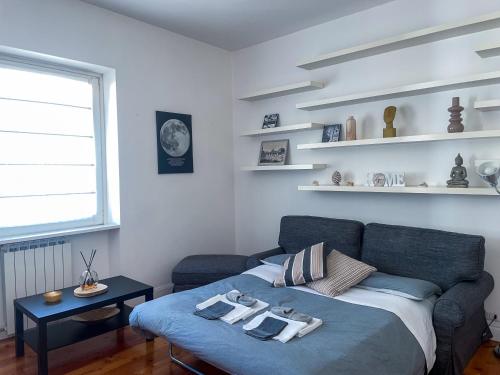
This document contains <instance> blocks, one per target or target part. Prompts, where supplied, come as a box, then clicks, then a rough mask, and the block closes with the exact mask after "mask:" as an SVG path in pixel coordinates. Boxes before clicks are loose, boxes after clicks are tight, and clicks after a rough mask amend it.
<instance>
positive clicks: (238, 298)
mask: <svg viewBox="0 0 500 375" xmlns="http://www.w3.org/2000/svg"><path fill="white" fill-rule="evenodd" d="M226 298H227V299H228V301H230V302H234V303H239V304H240V305H243V306H247V307H251V306H253V305H255V304H256V303H257V300H256V299H255V298H253V297H250V296H247V295H246V294H244V293H240V292H238V291H231V292H228V293H226Z"/></svg>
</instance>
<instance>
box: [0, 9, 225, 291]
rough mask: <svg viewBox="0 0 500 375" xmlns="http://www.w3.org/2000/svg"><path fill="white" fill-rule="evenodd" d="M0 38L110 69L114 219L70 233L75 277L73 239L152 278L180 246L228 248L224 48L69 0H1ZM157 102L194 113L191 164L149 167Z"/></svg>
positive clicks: (110, 266)
mask: <svg viewBox="0 0 500 375" xmlns="http://www.w3.org/2000/svg"><path fill="white" fill-rule="evenodd" d="M0 45H4V46H9V47H14V48H20V49H26V50H30V51H35V52H40V53H44V54H48V55H54V56H58V57H63V58H67V59H73V60H78V61H83V62H88V63H92V64H97V65H102V66H107V67H111V68H114V69H115V70H116V81H117V102H118V132H119V153H120V154H119V157H120V159H119V163H120V192H121V207H120V208H121V229H120V230H119V231H111V232H109V233H98V234H86V235H80V236H75V237H74V238H70V239H71V241H72V242H73V249H74V251H75V254H74V255H75V256H74V259H75V266H74V272H75V277H78V275H79V274H80V272H81V270H82V264H81V263H80V262H79V255H78V251H79V250H81V249H83V250H87V251H88V250H90V249H91V248H97V249H98V250H99V252H98V258H96V262H95V263H96V267H97V270H98V271H100V273H101V276H106V275H107V274H124V275H128V276H131V277H134V278H137V279H138V280H141V281H143V282H147V283H150V284H152V285H154V286H165V285H167V284H169V283H170V275H171V270H172V267H173V266H174V265H175V264H176V263H177V262H178V261H179V260H180V259H181V258H183V257H184V256H187V255H189V254H194V253H197V254H199V253H207V252H212V253H213V252H219V253H229V252H233V251H234V224H233V223H234V203H233V202H234V201H233V176H232V175H233V173H232V158H233V152H232V129H231V95H232V94H231V74H230V71H231V61H230V55H229V53H228V52H226V51H223V50H221V49H218V48H215V47H211V46H208V45H207V44H204V43H200V42H197V41H194V40H191V39H188V38H185V37H182V36H179V35H177V34H174V33H171V32H168V31H165V30H163V29H160V28H157V27H153V26H149V25H147V24H145V23H142V22H138V21H135V20H132V19H130V18H127V17H123V16H120V15H117V14H114V13H111V12H108V11H105V10H103V9H100V8H97V7H94V6H91V5H88V4H85V3H83V2H80V1H76V0H44V1H39V0H23V1H19V0H0ZM156 110H164V111H172V112H180V113H190V114H192V115H193V143H194V147H193V150H194V173H193V174H185V175H180V174H179V175H158V174H157V164H156V138H155V137H156V134H155V126H156V125H155V111H156ZM77 256H78V257H77Z"/></svg>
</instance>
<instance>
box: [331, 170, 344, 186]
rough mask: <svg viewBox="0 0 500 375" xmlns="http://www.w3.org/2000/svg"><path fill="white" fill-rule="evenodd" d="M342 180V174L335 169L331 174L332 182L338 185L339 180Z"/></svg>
mask: <svg viewBox="0 0 500 375" xmlns="http://www.w3.org/2000/svg"><path fill="white" fill-rule="evenodd" d="M341 181H342V175H341V174H340V172H339V171H335V172H333V174H332V182H333V184H334V185H335V186H340V182H341Z"/></svg>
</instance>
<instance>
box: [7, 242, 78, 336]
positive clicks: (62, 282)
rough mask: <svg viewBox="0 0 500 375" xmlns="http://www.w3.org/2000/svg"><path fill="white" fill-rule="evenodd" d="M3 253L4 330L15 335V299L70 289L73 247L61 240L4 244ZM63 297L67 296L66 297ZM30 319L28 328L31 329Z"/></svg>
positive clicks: (26, 325)
mask: <svg viewBox="0 0 500 375" xmlns="http://www.w3.org/2000/svg"><path fill="white" fill-rule="evenodd" d="M1 252H2V255H3V256H2V260H3V261H2V270H3V275H4V278H3V287H4V288H3V305H4V317H5V319H4V320H5V322H4V324H5V329H6V331H7V334H9V335H11V334H13V333H14V302H13V301H14V299H16V298H20V297H26V296H31V295H33V294H38V293H44V292H48V291H51V290H57V289H61V288H65V287H68V286H71V285H72V284H73V267H72V262H71V244H70V243H69V242H66V241H65V240H64V239H62V238H52V239H48V240H36V241H30V242H23V243H17V244H10V245H4V246H2V247H1ZM63 298H64V297H63ZM32 326H33V323H32V322H31V321H29V319H27V320H26V321H25V327H32Z"/></svg>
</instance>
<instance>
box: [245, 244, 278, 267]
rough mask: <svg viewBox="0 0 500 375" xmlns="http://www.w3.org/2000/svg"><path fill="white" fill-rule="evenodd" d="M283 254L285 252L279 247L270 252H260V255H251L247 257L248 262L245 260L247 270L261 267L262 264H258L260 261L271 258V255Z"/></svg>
mask: <svg viewBox="0 0 500 375" xmlns="http://www.w3.org/2000/svg"><path fill="white" fill-rule="evenodd" d="M284 253H285V251H284V250H283V249H282V248H281V247H276V248H274V249H271V250H267V251H262V252H260V253H257V254H254V255H251V256H249V257H248V260H247V270H249V269H250V268H254V267H257V266H260V265H262V263H261V262H260V260H261V259H265V258H267V257H271V256H273V255H279V254H284Z"/></svg>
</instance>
